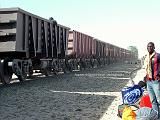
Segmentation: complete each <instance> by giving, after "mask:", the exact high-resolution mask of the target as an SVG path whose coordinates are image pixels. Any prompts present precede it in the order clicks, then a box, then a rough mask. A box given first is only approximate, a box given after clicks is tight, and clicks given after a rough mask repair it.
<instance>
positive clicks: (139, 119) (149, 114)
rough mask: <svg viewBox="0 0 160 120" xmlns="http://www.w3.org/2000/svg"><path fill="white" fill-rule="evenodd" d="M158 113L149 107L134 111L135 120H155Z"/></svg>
mask: <svg viewBox="0 0 160 120" xmlns="http://www.w3.org/2000/svg"><path fill="white" fill-rule="evenodd" d="M157 119H158V112H157V111H155V110H153V109H152V108H149V107H142V108H140V109H138V110H137V111H136V120H157Z"/></svg>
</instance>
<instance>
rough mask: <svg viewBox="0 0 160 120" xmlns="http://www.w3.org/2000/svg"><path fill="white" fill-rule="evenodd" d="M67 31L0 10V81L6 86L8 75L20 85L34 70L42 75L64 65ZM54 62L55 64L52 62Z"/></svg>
mask: <svg viewBox="0 0 160 120" xmlns="http://www.w3.org/2000/svg"><path fill="white" fill-rule="evenodd" d="M68 33H69V28H68V27H65V26H62V25H60V24H57V22H56V21H55V20H53V19H50V20H47V19H44V18H42V17H39V16H36V15H34V14H31V13H29V12H26V11H24V10H22V9H20V8H1V9H0V79H1V81H2V83H4V84H6V83H10V80H11V77H12V74H13V73H14V74H15V75H17V77H18V79H19V80H20V81H24V80H25V77H26V76H27V75H31V74H32V73H33V70H34V69H39V70H41V71H42V72H44V73H45V74H46V73H47V72H50V71H51V70H52V69H54V68H55V64H56V63H55V62H57V59H58V60H62V61H64V59H65V57H66V54H67V49H68V48H67V43H68ZM55 59H56V60H55Z"/></svg>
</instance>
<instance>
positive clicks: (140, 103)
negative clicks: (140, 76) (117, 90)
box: [117, 81, 158, 120]
mask: <svg viewBox="0 0 160 120" xmlns="http://www.w3.org/2000/svg"><path fill="white" fill-rule="evenodd" d="M145 88H146V84H145V83H144V82H143V81H140V82H139V83H138V85H135V84H133V86H132V87H125V88H123V89H122V91H121V92H122V101H123V103H122V104H121V105H119V106H118V114H117V115H118V116H119V117H121V118H122V120H157V119H158V112H157V111H155V110H153V109H152V105H151V102H150V98H149V95H148V94H147V93H146V92H144V91H145Z"/></svg>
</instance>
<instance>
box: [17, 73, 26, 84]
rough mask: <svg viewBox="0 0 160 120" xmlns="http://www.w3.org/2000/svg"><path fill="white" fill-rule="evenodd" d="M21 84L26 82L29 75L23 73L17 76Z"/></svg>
mask: <svg viewBox="0 0 160 120" xmlns="http://www.w3.org/2000/svg"><path fill="white" fill-rule="evenodd" d="M17 77H18V79H19V81H20V82H24V81H25V80H26V77H27V74H26V73H22V74H21V75H17Z"/></svg>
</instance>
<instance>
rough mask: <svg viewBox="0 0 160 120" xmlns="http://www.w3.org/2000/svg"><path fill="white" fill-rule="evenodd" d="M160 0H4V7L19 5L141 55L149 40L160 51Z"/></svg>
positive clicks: (145, 51)
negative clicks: (134, 50) (136, 51)
mask: <svg viewBox="0 0 160 120" xmlns="http://www.w3.org/2000/svg"><path fill="white" fill-rule="evenodd" d="M159 6H160V0H0V8H8V7H19V8H21V9H23V10H25V11H28V12H31V13H33V14H36V15H38V16H41V17H43V18H46V19H48V18H49V17H53V18H54V19H55V20H56V21H57V22H58V23H59V24H62V25H64V26H67V27H69V28H71V30H77V31H80V32H82V33H85V34H88V35H90V36H93V37H95V38H97V39H99V40H101V41H104V42H107V43H111V44H114V45H116V46H119V47H122V48H127V47H128V46H136V47H137V48H138V52H139V57H142V56H143V55H145V54H146V53H147V50H146V48H147V47H146V46H147V43H148V42H150V41H152V42H154V43H155V47H156V51H157V52H160V7H159Z"/></svg>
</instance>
